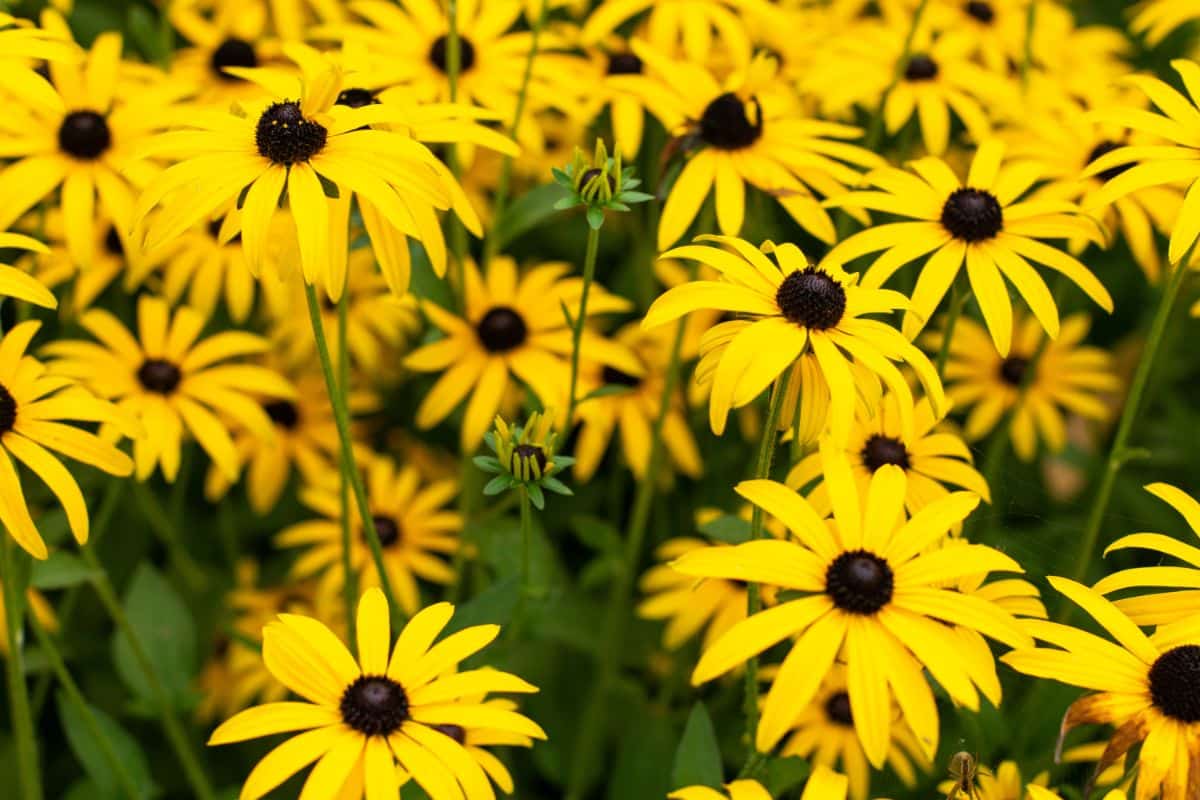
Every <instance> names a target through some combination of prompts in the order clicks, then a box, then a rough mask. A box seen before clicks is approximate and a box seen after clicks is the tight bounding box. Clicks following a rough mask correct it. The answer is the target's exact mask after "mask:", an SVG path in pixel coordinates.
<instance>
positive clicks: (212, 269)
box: [134, 215, 329, 330]
mask: <svg viewBox="0 0 1200 800" xmlns="http://www.w3.org/2000/svg"><path fill="white" fill-rule="evenodd" d="M234 216H236V215H234ZM222 228H223V222H222V218H221V217H220V216H218V217H216V218H214V219H212V220H208V221H204V222H201V223H200V224H199V225H196V226H194V227H192V228H191V229H189V230H187V231H184V232H183V233H182V234H180V235H179V237H178V238H177V239H175V240H174V241H172V242H170V243H169V244H166V245H163V246H162V247H161V248H160V250H159V251H158V253H156V254H155V256H157V257H151V258H148V261H149V263H147V264H146V265H145V267H143V271H146V272H148V271H152V270H155V269H159V270H160V271H161V273H162V292H163V296H164V297H165V298H166V299H167V301H168V302H170V303H171V304H172V305H175V304H177V303H179V302H181V301H185V302H186V303H187V305H188V306H189V307H191V308H194V309H196V310H197V311H199V312H200V313H201V314H202V315H203V316H204V317H205V318H206V319H207V318H209V317H211V316H212V315H213V312H214V311H216V309H217V304H218V303H220V304H221V306H222V307H223V308H224V309H225V310H226V311H228V312H229V316H230V318H231V319H232V320H233V321H234V322H235V323H237V324H239V325H240V324H242V323H244V322H245V321H246V320H247V319H248V318H249V316H250V312H251V311H252V310H253V308H254V298H255V294H256V292H255V280H254V273H253V272H251V271H250V267H249V266H247V265H246V254H245V253H244V252H243V251H242V243H241V236H240V234H237V233H228V232H226V233H222ZM134 280H135V282H136V277H135V278H134ZM327 330H329V329H327Z"/></svg>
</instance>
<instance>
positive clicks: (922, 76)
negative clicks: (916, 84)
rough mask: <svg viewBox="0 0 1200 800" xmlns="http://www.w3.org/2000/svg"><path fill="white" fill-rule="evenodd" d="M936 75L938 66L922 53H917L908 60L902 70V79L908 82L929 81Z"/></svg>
mask: <svg viewBox="0 0 1200 800" xmlns="http://www.w3.org/2000/svg"><path fill="white" fill-rule="evenodd" d="M937 75H938V65H937V62H936V61H934V60H933V59H932V58H930V57H929V56H927V55H925V54H924V53H918V54H917V55H915V56H913V57H912V58H910V59H909V60H908V66H907V67H905V68H904V79H905V80H908V81H931V80H933V79H934V78H936V77H937Z"/></svg>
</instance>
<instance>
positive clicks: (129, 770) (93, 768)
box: [55, 691, 155, 798]
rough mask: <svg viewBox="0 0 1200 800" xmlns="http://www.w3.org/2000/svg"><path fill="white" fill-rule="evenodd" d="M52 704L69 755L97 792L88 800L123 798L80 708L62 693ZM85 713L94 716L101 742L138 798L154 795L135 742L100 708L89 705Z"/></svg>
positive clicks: (98, 743) (153, 788)
mask: <svg viewBox="0 0 1200 800" xmlns="http://www.w3.org/2000/svg"><path fill="white" fill-rule="evenodd" d="M55 702H56V704H57V705H58V718H59V719H60V720H61V721H62V726H63V731H64V732H65V733H66V735H67V743H68V744H69V745H70V747H71V752H72V753H74V754H75V757H76V758H77V759H79V763H80V764H81V765H82V766H83V770H84V772H86V773H87V775H88V777H89V778H91V780H92V783H94V784H95V788H96V789H97V792H98V793H97V794H93V795H90V797H92V798H110V797H111V798H118V797H120V798H123V797H125V793H124V791H122V787H121V783H120V782H119V780H118V778H117V773H116V772H114V771H113V768H112V765H111V763H110V760H109V757H106V755H105V752H104V750H103V748H102V745H101V743H100V742H99V741H97V740H96V737H95V736H93V734H92V731H91V729H90V728H89V727H88V724H87V722H86V721H85V718H84V715H83V712H82V711H81V709H80V708H79V706H77V705H76V704H75V703H73V702H72V701H71V699H70V698H69V697H68V696H67V695H66V693H65V692H62V691H60V692H58V693H57V694H56V695H55ZM88 710H90V711H91V712H92V715H93V716H94V717H95V719H96V726H97V727H98V728H100V731H101V734H102V735H103V738H104V741H105V742H107V744H108V746H109V747H110V748H111V750H112V756H114V757H115V758H116V759H117V761H119V762H120V763H121V765H122V766H123V767H124V768H125V774H126V775H128V776H129V779H130V781H132V783H133V785H134V787H135V788H136V789H137V791H138V797H147V798H148V797H151V796H153V795H154V794H155V786H154V782H153V781H152V780H151V779H150V768H149V765H148V764H147V761H146V756H145V754H144V753H142V751H141V749H140V748H139V747H138V744H137V741H136V740H135V739H134V738H133V737H132V736H130V735H129V733H128V732H126V730H125V729H124V728H122V727H121V726H120V725H119V724H118V723H117V722H116V720H114V719H113V718H112V717H110V716H108V715H107V714H105V713H104V712H103V711H101V710H100V709H98V708H96V707H94V706H91V705H89V706H88Z"/></svg>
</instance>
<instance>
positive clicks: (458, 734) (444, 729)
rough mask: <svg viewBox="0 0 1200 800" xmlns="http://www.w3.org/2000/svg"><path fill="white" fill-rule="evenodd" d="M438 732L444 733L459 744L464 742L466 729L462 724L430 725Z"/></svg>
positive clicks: (465, 740)
mask: <svg viewBox="0 0 1200 800" xmlns="http://www.w3.org/2000/svg"><path fill="white" fill-rule="evenodd" d="M429 727H431V728H433V729H434V730H435V731H437V732H438V733H444V734H446V735H447V736H449V737H450V738H451V739H453V740H454V741H456V742H458V743H459V744H466V742H467V730H466V728H464V727H463V726H462V725H453V724H451V725H430V726H429Z"/></svg>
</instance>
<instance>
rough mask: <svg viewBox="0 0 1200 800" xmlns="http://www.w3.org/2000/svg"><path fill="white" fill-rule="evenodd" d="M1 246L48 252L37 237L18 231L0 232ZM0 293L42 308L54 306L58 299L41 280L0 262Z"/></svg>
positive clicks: (31, 251) (0, 247)
mask: <svg viewBox="0 0 1200 800" xmlns="http://www.w3.org/2000/svg"><path fill="white" fill-rule="evenodd" d="M3 248H12V249H14V250H25V251H28V252H30V253H34V254H45V253H49V252H50V249H49V248H48V247H46V245H44V244H42V243H41V242H39V241H38V240H37V239H34V238H33V237H30V236H25V235H23V234H20V233H3V232H0V249H3ZM35 257H36V256H35ZM0 295H4V296H5V297H13V298H16V299H17V300H24V301H25V302H27V303H33V304H34V305H36V306H42V307H43V308H54V307H55V306H57V305H58V300H57V299H56V298H55V297H54V295H53V294H52V293H51V292H50V290H49V289H47V288H46V287H45V286H44V285H43V284H42V282H41V281H39V280H38V279H37V278H34V277H32V276H30V275H28V274H27V273H26V272H25V271H24V270H21V269H18V268H17V267H14V266H10V265H9V264H0Z"/></svg>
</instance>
